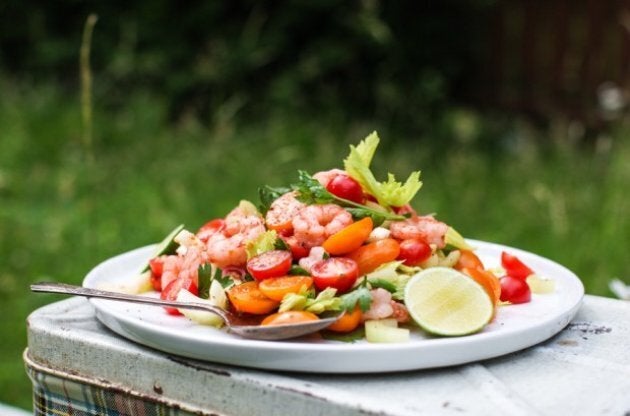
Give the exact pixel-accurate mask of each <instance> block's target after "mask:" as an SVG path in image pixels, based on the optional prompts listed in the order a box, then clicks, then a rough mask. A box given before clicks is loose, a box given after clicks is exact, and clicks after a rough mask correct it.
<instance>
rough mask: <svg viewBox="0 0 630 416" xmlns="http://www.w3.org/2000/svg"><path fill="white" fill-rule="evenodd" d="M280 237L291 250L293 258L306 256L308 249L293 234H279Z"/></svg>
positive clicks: (297, 258)
mask: <svg viewBox="0 0 630 416" xmlns="http://www.w3.org/2000/svg"><path fill="white" fill-rule="evenodd" d="M280 238H282V241H284V242H285V244H286V245H287V246H289V250H291V255H292V256H293V258H294V259H295V260H299V259H301V258H302V257H306V256H308V253H309V250H310V249H309V248H308V247H307V246H305V245H304V243H301V242H299V241H298V240H297V238H295V237H294V236H290V237H283V236H280Z"/></svg>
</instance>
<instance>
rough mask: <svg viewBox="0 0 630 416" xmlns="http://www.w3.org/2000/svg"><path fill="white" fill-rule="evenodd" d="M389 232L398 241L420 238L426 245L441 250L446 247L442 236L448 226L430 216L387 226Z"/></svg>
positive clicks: (413, 218)
mask: <svg viewBox="0 0 630 416" xmlns="http://www.w3.org/2000/svg"><path fill="white" fill-rule="evenodd" d="M389 231H391V236H392V237H394V238H397V239H399V240H406V239H408V238H420V239H422V240H424V241H425V242H427V243H428V244H435V245H436V246H437V247H438V248H442V247H444V246H445V245H446V243H445V241H444V236H445V235H446V232H447V231H448V225H446V224H444V223H443V222H440V221H438V220H436V219H435V218H433V217H432V216H430V215H425V216H415V217H411V218H408V219H406V220H404V221H396V222H393V223H392V224H391V225H390V226H389Z"/></svg>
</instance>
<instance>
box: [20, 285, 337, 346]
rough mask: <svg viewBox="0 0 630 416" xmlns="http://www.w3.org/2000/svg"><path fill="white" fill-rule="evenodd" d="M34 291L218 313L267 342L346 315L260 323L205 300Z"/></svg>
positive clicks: (73, 289) (233, 328)
mask: <svg viewBox="0 0 630 416" xmlns="http://www.w3.org/2000/svg"><path fill="white" fill-rule="evenodd" d="M31 291H33V292H43V293H61V294H66V295H74V296H84V297H88V298H101V299H109V300H115V301H120V302H132V303H141V304H146V305H154V306H169V307H172V308H181V309H196V310H202V311H207V312H211V313H214V314H216V315H218V316H220V317H221V319H223V321H224V323H225V326H226V328H227V331H228V332H229V333H232V334H235V335H238V336H241V337H243V338H249V339H258V340H266V341H279V340H285V339H291V338H298V337H301V336H304V335H308V334H312V333H315V332H317V331H320V330H322V329H324V328H326V327H328V326H329V325H331V324H333V323H334V322H336V321H337V319H339V318H340V317H341V315H342V314H343V312H341V313H337V314H336V315H334V316H331V317H327V318H321V319H318V320H316V321H308V322H300V323H295V324H281V325H260V321H261V317H258V316H254V315H238V314H235V313H232V312H230V311H227V310H225V309H222V308H220V307H218V306H213V305H210V304H207V303H201V302H178V301H171V300H163V299H157V298H151V297H148V296H141V295H130V294H127V293H118V292H111V291H107V290H99V289H92V288H87V287H82V286H75V285H69V284H65V283H47V282H42V283H35V284H32V285H31Z"/></svg>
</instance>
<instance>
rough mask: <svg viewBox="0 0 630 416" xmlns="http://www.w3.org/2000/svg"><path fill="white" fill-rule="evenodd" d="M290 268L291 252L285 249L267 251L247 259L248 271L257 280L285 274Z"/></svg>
mask: <svg viewBox="0 0 630 416" xmlns="http://www.w3.org/2000/svg"><path fill="white" fill-rule="evenodd" d="M289 269H291V253H289V252H288V251H285V250H271V251H266V252H264V253H262V254H259V255H257V256H254V257H252V258H251V259H249V260H248V261H247V271H248V272H249V274H251V275H252V277H253V278H254V279H256V280H264V279H269V278H270V277H280V276H284V275H286V274H287V273H288V272H289Z"/></svg>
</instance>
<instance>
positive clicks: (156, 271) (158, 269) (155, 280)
mask: <svg viewBox="0 0 630 416" xmlns="http://www.w3.org/2000/svg"><path fill="white" fill-rule="evenodd" d="M149 269H150V270H151V286H153V290H155V291H156V292H160V291H161V290H162V271H163V270H164V259H163V258H162V257H155V258H152V259H151V260H149Z"/></svg>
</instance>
